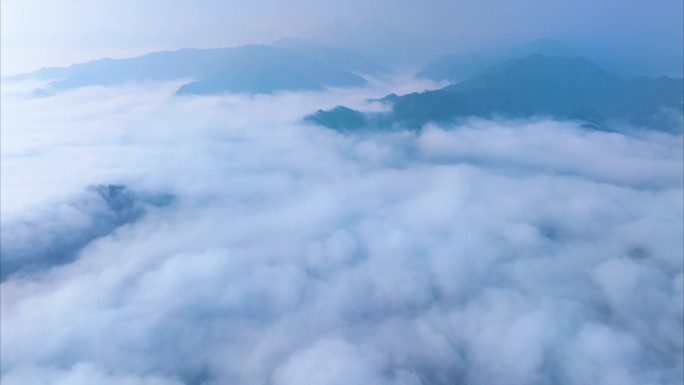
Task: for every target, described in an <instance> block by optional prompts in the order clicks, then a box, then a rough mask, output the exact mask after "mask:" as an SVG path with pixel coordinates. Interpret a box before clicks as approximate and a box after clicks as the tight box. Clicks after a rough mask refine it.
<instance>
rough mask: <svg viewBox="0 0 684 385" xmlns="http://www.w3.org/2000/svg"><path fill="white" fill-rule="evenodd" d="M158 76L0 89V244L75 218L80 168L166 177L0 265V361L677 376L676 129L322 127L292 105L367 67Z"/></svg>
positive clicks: (147, 379) (368, 380)
mask: <svg viewBox="0 0 684 385" xmlns="http://www.w3.org/2000/svg"><path fill="white" fill-rule="evenodd" d="M3 86H4V85H3ZM175 87H176V85H175V84H170V85H169V84H166V85H129V86H125V87H121V88H115V89H104V88H94V89H82V90H75V91H70V92H66V93H63V94H59V95H57V96H53V97H49V98H42V99H22V98H19V97H16V96H14V97H12V96H10V97H7V98H5V99H4V100H3V103H2V127H3V130H2V244H3V254H4V255H3V258H6V251H5V250H6V248H12V247H14V248H18V249H21V250H28V251H26V253H29V254H30V250H31V248H35V250H43V249H44V247H43V246H44V245H43V243H44V242H45V240H46V239H50V237H51V236H53V237H54V236H55V234H57V237H58V238H60V239H62V240H68V239H69V237H77V236H80V234H82V233H83V232H88V231H89V229H90V228H89V227H88V226H89V225H88V223H97V221H98V220H100V219H101V218H100V217H101V210H100V211H98V210H95V209H94V210H89V209H83V206H82V205H81V206H79V204H80V203H78V204H77V202H83V201H84V200H87V199H89V198H87V197H88V196H89V195H88V194H89V193H88V191H87V190H86V187H87V186H89V185H97V184H108V183H121V184H125V185H126V186H127V187H128V189H130V190H131V191H134V192H136V194H142V195H144V194H159V193H164V194H171V195H173V196H174V197H175V200H174V203H173V205H170V206H167V207H160V208H157V209H154V210H148V211H147V212H146V215H144V216H141V217H139V218H137V217H136V220H134V221H128V222H126V223H124V224H121V226H119V227H117V228H116V229H114V230H113V231H112V232H108V233H106V234H104V235H101V236H99V237H97V238H95V239H94V240H93V241H92V242H90V243H88V244H87V245H85V246H84V247H83V248H82V249H80V250H78V251H76V252H75V255H74V257H73V258H74V259H75V260H74V261H73V262H71V263H67V264H63V265H60V266H55V267H50V268H45V269H42V270H40V271H38V272H35V273H34V274H31V275H17V276H11V277H9V278H8V279H7V280H6V281H4V282H3V283H2V287H1V288H2V291H1V295H2V301H1V306H2V324H1V331H2V335H1V337H2V338H1V340H0V344H1V348H2V382H3V384H6V385H33V384H59V385H62V384H64V385H80V384H86V383H88V384H91V383H97V384H126V385H128V384H131V385H133V384H135V385H138V384H145V385H177V384H188V385H200V384H203V385H218V384H273V385H301V384H382V385H385V384H405V385H417V384H423V385H433V384H435V385H437V384H453V383H463V384H500V385H506V384H511V385H512V384H548V383H554V384H598V385H613V384H615V385H631V384H634V385H637V384H639V385H641V384H662V385H665V384H673V383H677V382H678V381H680V380H681V378H682V375H683V374H684V373H683V367H682V362H683V359H684V354H683V353H682V350H683V349H684V346H683V343H682V341H683V338H684V336H683V333H682V322H683V319H684V311H683V309H682V306H683V303H684V296H683V289H682V285H683V284H682V280H683V276H682V270H683V269H682V255H683V253H684V246H683V241H682V236H681V235H682V232H683V231H684V229H683V223H682V218H683V215H684V209H683V207H682V205H683V203H682V199H683V191H682V179H683V177H682V173H683V170H682V159H683V154H682V153H683V150H682V146H683V140H682V136H681V135H680V136H673V135H668V134H662V133H659V134H650V133H643V132H642V133H639V134H634V133H631V134H627V133H625V134H621V133H605V132H588V131H585V130H583V129H581V128H579V127H577V126H576V125H574V124H572V123H561V122H554V121H544V120H540V121H532V122H492V121H471V122H468V123H466V124H464V125H463V126H460V127H448V128H444V127H441V128H440V127H428V128H426V129H425V130H424V131H423V132H422V133H420V134H416V133H411V132H394V133H376V134H358V135H341V134H338V133H335V132H333V131H329V130H326V129H322V128H320V127H315V126H310V125H304V124H301V123H300V119H301V117H302V116H303V115H305V114H307V113H310V112H312V111H315V110H316V109H318V108H330V107H332V106H334V105H336V104H346V105H352V106H353V104H354V101H358V100H362V99H364V98H366V97H379V96H382V95H384V94H385V93H387V92H388V91H391V90H390V89H389V88H387V87H384V88H380V86H378V88H374V89H367V90H352V91H331V92H327V93H305V94H279V95H274V96H255V97H244V96H225V97H207V98H179V97H173V96H170V95H171V94H172V90H174V89H175ZM368 108H373V107H368ZM74 210H76V211H74ZM73 212H78V215H66V214H65V213H73ZM89 216H90V217H89ZM40 218H50V219H51V220H50V221H42V222H41V220H40ZM26 223H40V225H39V226H28V227H26ZM21 226H24V227H21ZM20 227H21V229H23V230H21V231H23V233H22V234H24V235H25V236H15V234H17V232H18V231H19V229H20ZM65 229H66V230H65ZM10 235H11V236H10ZM41 247H43V249H41Z"/></svg>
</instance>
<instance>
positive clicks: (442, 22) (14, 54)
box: [0, 0, 684, 75]
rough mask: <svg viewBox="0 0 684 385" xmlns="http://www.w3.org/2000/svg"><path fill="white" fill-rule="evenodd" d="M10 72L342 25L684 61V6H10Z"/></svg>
mask: <svg viewBox="0 0 684 385" xmlns="http://www.w3.org/2000/svg"><path fill="white" fill-rule="evenodd" d="M1 11H2V12H1V16H2V23H1V28H2V34H1V35H0V36H1V38H2V63H1V64H2V68H1V70H2V73H3V74H4V75H7V74H12V73H18V72H26V71H30V70H34V69H37V68H40V67H44V66H54V65H67V64H71V63H74V62H79V61H85V60H89V59H95V58H100V57H103V56H110V57H126V56H132V55H136V54H141V53H145V52H149V51H153V50H158V49H173V48H182V47H216V46H231V45H239V44H245V43H251V42H253V43H268V42H270V41H272V40H274V39H277V38H280V37H290V36H296V35H298V34H300V33H302V32H304V31H306V30H307V29H310V28H313V27H315V26H317V25H320V24H323V23H325V22H328V21H330V20H333V19H345V20H349V21H352V22H355V21H367V20H379V21H382V22H384V23H386V24H388V25H391V26H393V27H396V28H399V29H402V30H404V31H407V32H409V33H414V34H425V35H442V36H444V35H447V36H449V37H451V38H452V41H453V47H450V48H452V50H461V49H470V48H475V47H477V46H480V45H496V44H507V43H511V42H515V43H519V42H522V41H524V40H529V39H534V38H539V37H551V38H561V39H567V40H573V41H576V42H580V43H591V44H596V45H606V46H610V47H611V48H613V49H615V50H623V51H643V52H648V51H649V50H652V51H656V52H659V53H672V54H681V51H682V48H681V47H682V45H683V44H684V41H683V37H682V34H683V32H682V30H683V26H682V23H683V22H682V14H683V12H684V2H682V1H680V0H659V1H630V0H621V1H614V0H610V1H608V0H606V1H583V0H580V1H577V0H573V1H569V0H552V1H541V0H519V1H496V0H485V1H474V0H472V1H391V2H390V1H287V0H285V1H283V0H281V1H192V2H191V1H157V0H138V1H133V0H121V1H85V0H83V1H57V0H48V1H30V0H29V1H19V0H3V1H2V10H1Z"/></svg>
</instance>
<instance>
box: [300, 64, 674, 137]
mask: <svg viewBox="0 0 684 385" xmlns="http://www.w3.org/2000/svg"><path fill="white" fill-rule="evenodd" d="M683 99H684V80H683V79H681V78H679V79H673V78H669V77H664V76H663V77H658V78H648V77H638V78H626V77H619V76H616V75H613V74H611V73H610V72H608V71H606V70H604V69H602V68H601V67H599V66H597V65H596V64H594V63H592V62H591V61H589V60H586V59H583V58H579V57H564V56H544V55H529V56H526V57H523V58H517V59H511V60H508V61H506V62H504V63H502V64H499V65H495V66H494V67H491V68H489V69H487V70H484V71H482V72H480V73H478V74H476V75H473V76H471V77H469V78H468V79H466V80H464V81H463V82H461V83H457V84H453V85H450V86H447V87H444V88H442V89H440V90H436V91H426V92H421V93H411V94H408V95H403V96H397V95H394V94H391V95H388V96H387V97H385V98H384V99H381V100H382V101H385V102H387V103H390V104H392V108H391V111H389V112H387V113H374V114H361V113H360V112H357V111H353V110H350V109H347V108H343V107H338V108H335V109H333V110H330V111H322V110H319V111H317V112H316V113H314V114H312V115H310V116H308V117H307V118H306V119H307V120H308V121H311V122H314V123H317V124H320V125H323V126H326V127H330V128H334V129H338V130H355V129H360V128H364V127H373V128H381V129H389V128H393V127H406V128H412V129H419V128H421V127H422V126H423V125H424V124H425V123H428V122H437V123H448V122H453V121H456V120H458V119H462V118H468V117H483V118H494V117H503V118H529V117H534V116H539V117H551V118H554V119H569V120H578V121H581V122H583V123H584V124H585V125H588V126H590V127H593V128H598V129H605V128H607V127H608V124H609V123H610V122H611V121H621V122H625V123H629V124H633V125H639V126H645V127H651V128H656V129H661V130H678V129H679V130H681V121H680V120H678V119H679V118H678V117H679V116H681V114H682V113H684V105H683Z"/></svg>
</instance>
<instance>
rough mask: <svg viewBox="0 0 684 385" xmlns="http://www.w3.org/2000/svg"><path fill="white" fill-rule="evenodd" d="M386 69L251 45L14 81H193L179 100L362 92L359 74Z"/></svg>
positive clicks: (78, 67) (334, 53)
mask: <svg viewBox="0 0 684 385" xmlns="http://www.w3.org/2000/svg"><path fill="white" fill-rule="evenodd" d="M383 70H384V69H383V68H382V67H380V66H379V65H376V64H374V63H373V62H372V61H370V60H368V59H365V58H364V57H363V56H361V55H359V54H354V53H351V52H347V51H343V50H338V49H332V48H326V47H318V46H310V45H305V44H298V45H294V46H293V47H292V49H287V48H281V47H274V46H265V45H245V46H240V47H233V48H216V49H181V50H177V51H163V52H153V53H150V54H147V55H142V56H138V57H133V58H128V59H109V58H105V59H100V60H94V61H91V62H88V63H83V64H75V65H72V66H69V67H59V68H44V69H41V70H39V71H36V72H34V73H31V74H27V75H20V76H14V77H12V78H14V79H22V78H38V79H54V80H53V81H52V82H50V83H49V84H48V87H47V89H46V90H41V92H43V93H49V92H55V91H60V90H66V89H73V88H78V87H86V86H111V85H117V84H122V83H126V82H138V81H145V80H154V81H167V80H181V79H188V80H189V83H188V84H185V85H183V86H182V87H180V88H179V89H178V91H177V94H199V95H212V94H221V93H228V92H229V93H250V94H256V93H271V92H275V91H283V90H286V91H306V90H321V89H324V88H327V87H359V86H363V85H365V84H366V80H365V79H364V78H363V77H361V76H359V75H357V74H355V73H354V72H368V73H376V72H380V71H383Z"/></svg>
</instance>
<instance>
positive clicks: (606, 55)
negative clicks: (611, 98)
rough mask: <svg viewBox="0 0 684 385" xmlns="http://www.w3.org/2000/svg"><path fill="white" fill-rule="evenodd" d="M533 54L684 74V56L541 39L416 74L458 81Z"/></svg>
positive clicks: (439, 62)
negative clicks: (628, 54) (636, 54)
mask: <svg viewBox="0 0 684 385" xmlns="http://www.w3.org/2000/svg"><path fill="white" fill-rule="evenodd" d="M529 55H544V56H552V57H574V56H581V57H585V58H587V59H589V60H591V61H592V62H594V63H597V64H598V65H600V66H601V67H603V68H605V69H606V70H608V71H610V72H612V73H614V74H616V75H619V76H662V75H668V76H677V77H681V76H684V74H683V73H684V67H683V64H682V63H684V58H682V57H677V56H676V55H672V56H669V57H655V56H649V57H648V58H647V59H642V60H636V58H633V57H632V58H621V57H620V55H619V54H617V53H614V52H610V51H609V50H606V49H601V48H596V47H586V46H581V45H580V46H575V45H568V44H566V43H563V42H560V41H558V40H553V39H538V40H534V41H532V42H530V43H527V44H523V45H520V46H513V47H509V48H500V49H488V50H482V51H476V52H467V53H458V54H446V55H442V56H440V57H438V58H436V59H435V60H433V61H431V62H430V63H428V64H427V65H426V66H425V68H424V69H423V70H422V71H420V72H419V73H418V74H417V75H416V76H417V77H420V78H426V79H432V80H435V81H441V80H448V81H450V82H457V81H461V80H464V79H466V78H468V77H470V76H473V75H475V74H476V73H478V72H480V71H482V69H484V68H488V67H492V66H494V65H497V64H502V63H504V62H506V61H508V60H511V59H519V58H523V57H525V56H529Z"/></svg>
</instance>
